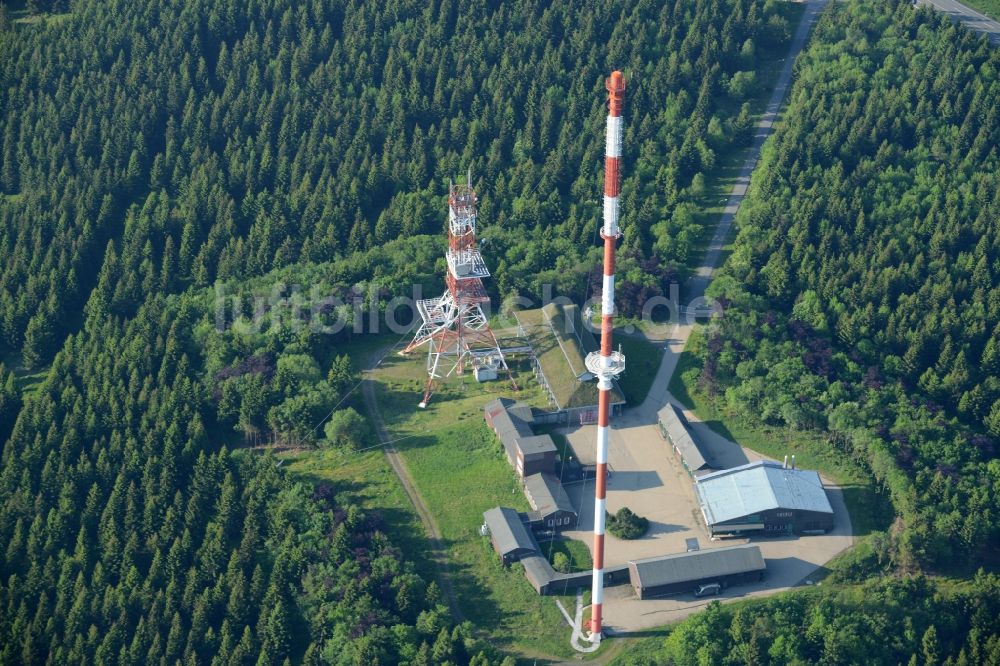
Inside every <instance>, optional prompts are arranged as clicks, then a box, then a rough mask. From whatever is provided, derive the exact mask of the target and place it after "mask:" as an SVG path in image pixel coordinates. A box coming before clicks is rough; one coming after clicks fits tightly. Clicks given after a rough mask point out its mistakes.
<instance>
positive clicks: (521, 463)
mask: <svg viewBox="0 0 1000 666" xmlns="http://www.w3.org/2000/svg"><path fill="white" fill-rule="evenodd" d="M484 418H485V419H486V423H487V425H489V426H490V428H492V429H493V432H494V433H496V436H497V438H499V440H500V443H501V444H502V445H503V449H504V453H506V454H507V461H508V462H509V463H510V464H511V466H512V467H514V469H515V470H517V475H518V476H519V477H521V478H524V477H526V476H530V475H532V474H541V473H543V472H546V473H549V474H551V473H553V472H555V470H556V461H557V459H558V449H557V448H556V445H555V442H553V441H552V436H551V435H536V434H534V431H533V430H532V423H533V422H534V416H533V415H532V411H531V407H529V406H528V405H525V404H522V403H519V402H514V401H513V400H510V399H508V398H497V399H496V400H493V401H491V402H490V403H488V404H487V405H486V409H485V413H484Z"/></svg>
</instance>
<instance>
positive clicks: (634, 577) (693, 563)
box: [628, 544, 766, 599]
mask: <svg viewBox="0 0 1000 666" xmlns="http://www.w3.org/2000/svg"><path fill="white" fill-rule="evenodd" d="M628 569H629V580H630V581H631V583H632V587H633V588H635V593H636V596H638V597H639V598H640V599H649V598H652V597H662V596H667V595H670V594H683V593H693V592H694V591H695V590H696V589H697V588H698V586H699V585H704V584H709V583H718V584H719V585H720V586H721V587H728V586H730V585H738V584H741V583H750V582H755V581H759V580H761V579H762V578H763V577H764V573H765V570H766V567H765V565H764V556H763V555H762V554H761V552H760V547H759V546H754V545H751V544H748V545H743V546H732V547H730V548H711V549H709V550H697V551H694V552H690V553H677V554H674V555H660V556H658V557H648V558H645V559H641V560H632V561H630V562H629V563H628Z"/></svg>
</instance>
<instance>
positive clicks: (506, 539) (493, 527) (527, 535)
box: [483, 506, 538, 564]
mask: <svg viewBox="0 0 1000 666" xmlns="http://www.w3.org/2000/svg"><path fill="white" fill-rule="evenodd" d="M483 521H484V522H483V524H484V525H486V528H487V529H488V530H489V534H490V542H492V544H493V550H495V551H496V552H497V554H498V555H499V556H500V559H501V560H502V561H503V563H504V564H510V563H511V562H516V561H517V560H519V559H521V558H522V557H525V556H526V555H530V554H531V553H534V552H537V551H538V545H537V544H536V543H535V539H534V537H532V536H531V532H529V531H528V528H527V527H525V525H524V521H522V520H521V514H520V513H518V512H517V511H515V510H514V509H508V508H506V507H501V506H498V507H495V508H492V509H490V510H489V511H486V512H484V513H483Z"/></svg>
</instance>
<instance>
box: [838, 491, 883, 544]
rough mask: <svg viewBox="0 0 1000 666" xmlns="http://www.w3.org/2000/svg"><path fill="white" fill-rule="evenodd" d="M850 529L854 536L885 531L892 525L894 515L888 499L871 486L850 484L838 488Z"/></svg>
mask: <svg viewBox="0 0 1000 666" xmlns="http://www.w3.org/2000/svg"><path fill="white" fill-rule="evenodd" d="M840 492H841V493H842V494H843V497H844V504H845V505H846V506H847V512H848V513H849V514H850V515H851V527H852V528H853V531H854V535H855V536H865V535H868V534H871V533H872V532H875V531H885V530H887V529H889V526H890V525H892V521H893V519H894V517H895V513H894V511H893V508H892V504H891V503H890V501H889V498H888V497H886V496H885V495H884V494H883V493H879V492H877V491H876V490H875V488H873V487H872V486H866V485H860V484H852V485H844V486H840Z"/></svg>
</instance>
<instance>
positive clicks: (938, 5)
mask: <svg viewBox="0 0 1000 666" xmlns="http://www.w3.org/2000/svg"><path fill="white" fill-rule="evenodd" d="M918 4H921V5H928V6H930V7H933V8H934V9H936V10H938V11H939V12H944V13H945V14H947V15H948V16H950V17H951V18H952V19H954V20H956V21H960V22H962V23H964V24H965V26H966V27H967V28H969V29H970V30H974V31H976V32H981V33H983V34H984V35H986V36H987V37H989V39H990V42H992V43H993V44H994V45H997V46H1000V23H998V22H997V21H994V20H993V19H991V18H990V17H988V16H986V15H984V14H981V13H979V12H977V11H976V10H975V9H973V8H972V7H966V6H965V5H963V4H962V3H961V2H958V1H957V0H919V2H918Z"/></svg>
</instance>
